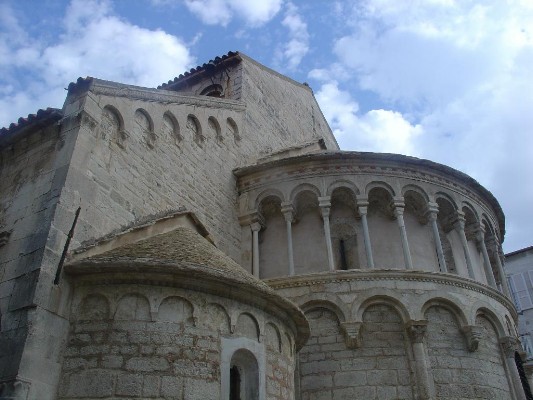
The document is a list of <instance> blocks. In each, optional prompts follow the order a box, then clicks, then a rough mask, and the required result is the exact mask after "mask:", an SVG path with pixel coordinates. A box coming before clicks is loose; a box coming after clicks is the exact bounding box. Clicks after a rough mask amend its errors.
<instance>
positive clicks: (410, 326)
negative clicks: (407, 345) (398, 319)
mask: <svg viewBox="0 0 533 400" xmlns="http://www.w3.org/2000/svg"><path fill="white" fill-rule="evenodd" d="M427 326H428V321H426V320H420V321H415V320H411V321H409V322H407V323H406V324H405V329H406V330H407V333H408V334H409V338H410V339H411V342H413V343H422V342H423V341H424V337H425V336H426V332H427Z"/></svg>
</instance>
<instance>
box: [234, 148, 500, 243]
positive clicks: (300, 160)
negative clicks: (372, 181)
mask: <svg viewBox="0 0 533 400" xmlns="http://www.w3.org/2000/svg"><path fill="white" fill-rule="evenodd" d="M305 164H317V165H316V166H317V167H319V166H321V165H324V164H327V165H331V166H334V167H336V168H338V167H339V166H342V165H347V166H369V167H370V168H372V167H375V166H379V167H385V168H391V169H392V170H393V171H394V170H395V169H396V170H398V171H404V170H406V169H415V170H417V172H424V173H430V174H436V175H437V174H438V175H439V176H442V177H444V178H446V179H450V178H453V179H455V180H457V181H458V182H459V183H461V184H463V185H464V186H465V187H467V188H469V189H470V190H472V191H473V192H475V193H477V194H478V195H480V196H481V197H482V198H483V199H484V200H486V201H487V203H488V204H489V205H490V206H491V207H492V208H493V210H494V212H495V214H496V217H497V219H498V224H499V227H500V232H501V240H502V241H503V238H504V236H505V215H504V213H503V210H502V208H501V206H500V203H499V202H498V200H497V199H496V198H495V197H494V195H493V194H492V193H491V192H490V191H489V190H487V189H486V188H485V187H483V186H482V185H481V184H480V183H479V182H478V181H476V180H475V179H474V178H472V177H471V176H469V175H467V174H465V173H464V172H461V171H459V170H456V169H455V168H452V167H449V166H447V165H443V164H439V163H436V162H434V161H430V160H426V159H421V158H417V157H412V156H405V155H402V154H393V153H372V152H359V151H342V150H341V151H321V152H316V153H312V154H304V155H298V156H292V157H286V158H282V159H276V160H273V161H272V160H269V161H265V162H258V163H256V164H253V165H249V166H246V167H241V168H236V169H234V170H233V173H234V175H235V176H236V177H237V178H238V185H239V188H240V190H241V191H243V187H242V186H243V185H242V182H243V181H244V180H245V179H249V180H252V181H253V182H255V184H254V186H257V182H259V180H258V178H259V176H261V175H262V174H264V175H268V176H276V177H279V174H274V173H273V172H274V171H273V170H274V169H277V168H284V167H298V171H304V170H305V169H304V166H305ZM313 171H314V172H313V173H314V174H315V175H316V174H319V175H324V174H326V175H327V174H328V171H327V170H324V169H323V168H316V169H315V170H313ZM335 171H337V169H335ZM426 171H427V172H426ZM290 172H291V177H292V178H294V176H295V174H294V171H293V170H291V171H290ZM337 172H338V171H337ZM344 173H345V174H349V172H347V171H344ZM353 173H354V174H357V171H354V172H353ZM376 173H377V172H376ZM428 178H431V176H429V177H428ZM278 179H279V178H278ZM245 189H246V190H249V189H251V187H246V188H245Z"/></svg>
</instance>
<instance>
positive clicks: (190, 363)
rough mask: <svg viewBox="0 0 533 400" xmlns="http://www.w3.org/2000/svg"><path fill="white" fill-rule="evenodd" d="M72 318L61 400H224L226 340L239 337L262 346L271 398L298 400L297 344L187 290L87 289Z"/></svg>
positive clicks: (238, 308) (249, 315) (233, 305)
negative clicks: (295, 390)
mask: <svg viewBox="0 0 533 400" xmlns="http://www.w3.org/2000/svg"><path fill="white" fill-rule="evenodd" d="M72 311H73V316H74V318H73V321H72V324H71V332H70V336H69V341H68V345H67V348H66V351H65V356H64V364H63V371H62V377H61V384H60V388H59V398H60V399H68V400H73V399H83V398H103V399H106V398H107V399H115V398H143V399H148V398H149V399H186V400H209V399H213V400H215V399H217V400H218V399H219V398H220V388H221V382H220V377H221V370H220V369H221V351H222V348H221V338H222V337H228V338H229V337H232V338H233V337H239V336H241V337H248V338H250V339H252V340H255V341H258V340H259V338H261V343H263V345H264V348H265V354H266V359H267V365H266V369H267V371H266V376H267V378H266V386H267V398H268V399H275V400H281V399H283V400H288V399H292V396H293V370H294V361H293V360H294V358H293V351H294V349H293V345H292V344H293V343H294V339H293V338H292V337H291V336H290V335H288V334H287V330H286V328H285V327H284V325H283V323H282V322H281V321H279V320H277V319H275V318H272V317H270V316H268V315H267V314H265V313H264V312H262V311H260V310H257V309H253V308H250V307H248V306H246V305H244V304H239V303H237V302H235V301H231V300H227V299H224V298H220V297H217V296H212V295H208V294H205V293H195V292H192V291H187V290H181V289H173V288H163V287H156V286H149V285H134V286H133V285H106V286H82V287H79V288H78V289H77V293H76V295H75V299H74V303H73V310H72ZM232 321H233V322H232ZM232 326H233V328H232ZM231 332H234V333H233V334H232V333H231Z"/></svg>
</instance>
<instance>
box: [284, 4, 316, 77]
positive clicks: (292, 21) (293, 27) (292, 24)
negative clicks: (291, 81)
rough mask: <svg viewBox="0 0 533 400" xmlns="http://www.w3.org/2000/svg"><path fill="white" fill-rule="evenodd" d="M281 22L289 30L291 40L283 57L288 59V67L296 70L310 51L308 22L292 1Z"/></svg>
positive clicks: (285, 46) (286, 45)
mask: <svg viewBox="0 0 533 400" xmlns="http://www.w3.org/2000/svg"><path fill="white" fill-rule="evenodd" d="M281 23H282V25H283V26H284V27H286V28H287V29H288V30H289V41H288V42H287V43H286V44H285V45H284V47H283V57H284V58H285V59H286V60H287V63H288V68H289V69H290V70H294V69H295V68H296V67H298V65H300V62H301V61H302V58H303V57H304V56H305V55H306V54H307V52H308V51H309V33H308V32H307V24H306V23H305V22H304V20H303V18H302V16H301V15H300V14H298V8H297V7H296V6H295V5H294V4H292V3H288V4H287V12H286V14H285V18H284V19H283V21H282V22H281Z"/></svg>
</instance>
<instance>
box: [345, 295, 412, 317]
mask: <svg viewBox="0 0 533 400" xmlns="http://www.w3.org/2000/svg"><path fill="white" fill-rule="evenodd" d="M375 292H376V291H374V293H372V294H370V295H369V296H368V297H367V298H362V300H361V301H359V302H357V303H354V305H353V306H352V309H353V310H355V313H354V312H352V313H353V314H354V316H355V320H356V321H362V320H363V314H364V313H365V310H366V309H367V308H368V307H370V306H373V305H376V304H385V305H388V306H390V307H392V308H393V309H394V310H395V311H396V312H397V313H398V314H399V315H400V317H401V319H402V321H403V322H404V323H407V322H408V321H410V320H412V319H413V318H412V317H411V315H410V313H409V311H408V310H407V307H405V305H404V304H403V303H402V302H401V301H399V300H398V299H396V298H395V297H393V296H391V294H389V293H388V291H387V290H383V291H377V292H381V293H375Z"/></svg>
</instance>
